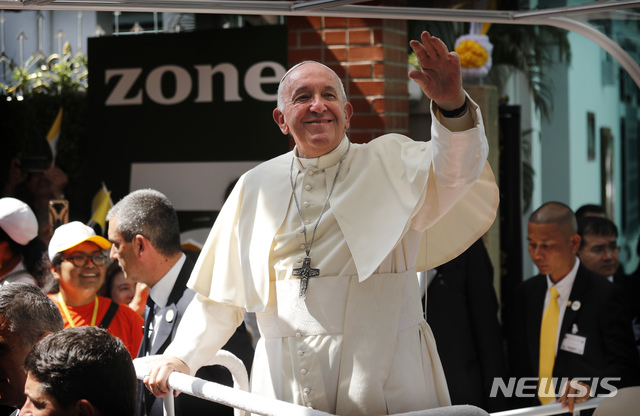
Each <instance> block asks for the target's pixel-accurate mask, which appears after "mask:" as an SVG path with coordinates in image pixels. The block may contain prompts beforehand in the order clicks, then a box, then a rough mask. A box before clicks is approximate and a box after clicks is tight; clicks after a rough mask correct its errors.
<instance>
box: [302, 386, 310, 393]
mask: <svg viewBox="0 0 640 416" xmlns="http://www.w3.org/2000/svg"><path fill="white" fill-rule="evenodd" d="M302 391H303V392H304V394H309V393H311V389H310V388H309V387H305V388H304V390H302Z"/></svg>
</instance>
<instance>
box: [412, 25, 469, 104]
mask: <svg viewBox="0 0 640 416" xmlns="http://www.w3.org/2000/svg"><path fill="white" fill-rule="evenodd" d="M420 38H421V41H422V42H419V41H417V40H412V41H411V42H410V43H409V44H410V45H411V48H412V49H413V50H414V52H415V53H416V57H417V58H418V62H420V66H421V67H422V70H412V71H410V72H409V77H410V78H411V79H413V80H414V81H415V82H416V83H418V85H420V88H422V91H423V92H424V93H425V94H426V96H427V97H429V98H430V99H432V100H433V101H435V103H436V104H437V105H438V107H440V108H442V109H443V110H454V109H456V108H459V107H461V106H462V105H463V104H464V102H465V94H464V90H463V89H462V73H461V71H460V57H459V56H458V54H457V53H456V52H449V49H448V48H447V46H446V45H445V44H444V42H442V41H441V40H440V39H438V38H436V37H434V36H431V34H429V32H427V31H424V32H422V35H421V36H420Z"/></svg>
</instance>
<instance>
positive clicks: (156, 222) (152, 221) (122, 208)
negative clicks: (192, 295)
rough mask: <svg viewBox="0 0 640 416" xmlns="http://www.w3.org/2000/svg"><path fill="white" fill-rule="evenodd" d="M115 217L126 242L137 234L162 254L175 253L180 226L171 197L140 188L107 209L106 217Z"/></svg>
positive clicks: (178, 247) (178, 246)
mask: <svg viewBox="0 0 640 416" xmlns="http://www.w3.org/2000/svg"><path fill="white" fill-rule="evenodd" d="M113 218H117V219H118V227H117V229H116V231H117V232H118V233H120V235H122V238H124V240H125V241H126V242H131V241H132V240H133V239H134V238H135V236H136V235H138V234H140V235H142V236H144V237H145V238H147V239H148V240H149V241H150V242H151V244H152V245H153V247H155V249H156V250H158V251H159V252H160V253H161V254H163V255H165V256H171V255H174V254H176V253H178V252H179V251H180V249H181V247H180V227H179V224H178V215H177V214H176V211H175V209H174V208H173V205H172V204H171V201H169V199H168V198H167V197H166V196H164V194H162V193H160V192H158V191H156V190H153V189H140V190H137V191H134V192H131V193H130V194H129V195H127V196H125V197H124V198H122V199H121V200H120V201H119V202H118V203H117V204H116V205H114V206H113V208H111V209H110V210H109V213H108V214H107V221H110V220H111V219H113Z"/></svg>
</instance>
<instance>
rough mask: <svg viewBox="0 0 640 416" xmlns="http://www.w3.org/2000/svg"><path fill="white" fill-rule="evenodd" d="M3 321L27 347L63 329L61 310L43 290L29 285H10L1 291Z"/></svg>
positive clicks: (0, 306) (0, 302)
mask: <svg viewBox="0 0 640 416" xmlns="http://www.w3.org/2000/svg"><path fill="white" fill-rule="evenodd" d="M0 318H2V319H4V323H3V325H4V327H5V328H6V329H8V330H9V332H11V333H12V334H16V335H18V336H19V337H20V342H21V343H22V345H23V346H24V347H27V348H30V347H32V346H33V345H34V344H35V343H36V342H37V341H38V340H39V339H40V338H41V337H42V336H43V335H44V334H46V333H47V332H57V331H62V329H64V322H63V321H62V316H61V315H60V310H59V309H58V307H57V306H56V305H55V304H54V303H53V301H52V300H51V299H49V298H48V297H47V295H46V294H45V293H44V292H43V291H42V289H40V288H39V287H37V286H35V285H32V284H29V283H19V282H16V283H9V284H6V285H4V286H2V287H1V288H0Z"/></svg>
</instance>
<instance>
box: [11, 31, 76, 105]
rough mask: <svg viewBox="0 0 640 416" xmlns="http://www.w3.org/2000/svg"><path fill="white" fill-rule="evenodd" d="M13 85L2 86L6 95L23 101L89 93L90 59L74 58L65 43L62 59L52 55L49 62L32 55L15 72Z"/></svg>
mask: <svg viewBox="0 0 640 416" xmlns="http://www.w3.org/2000/svg"><path fill="white" fill-rule="evenodd" d="M11 78H12V81H11V82H10V83H9V84H7V85H1V84H0V87H1V89H2V90H3V91H4V94H5V95H7V96H10V97H12V98H17V99H22V98H24V97H29V96H31V95H33V94H46V95H59V94H68V93H71V92H79V91H86V89H87V86H88V85H87V78H88V72H87V57H86V56H85V55H84V54H76V55H74V54H73V53H72V51H71V47H70V46H69V42H67V43H65V45H64V48H63V52H62V56H60V55H58V54H52V55H51V56H49V58H47V59H43V58H42V57H38V56H37V55H32V56H31V57H30V58H29V59H27V61H26V62H25V63H24V65H23V66H15V67H14V68H13V75H12V77H11Z"/></svg>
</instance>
